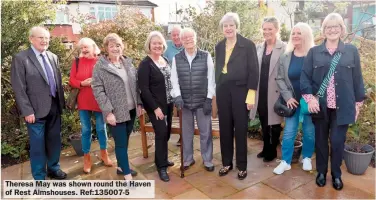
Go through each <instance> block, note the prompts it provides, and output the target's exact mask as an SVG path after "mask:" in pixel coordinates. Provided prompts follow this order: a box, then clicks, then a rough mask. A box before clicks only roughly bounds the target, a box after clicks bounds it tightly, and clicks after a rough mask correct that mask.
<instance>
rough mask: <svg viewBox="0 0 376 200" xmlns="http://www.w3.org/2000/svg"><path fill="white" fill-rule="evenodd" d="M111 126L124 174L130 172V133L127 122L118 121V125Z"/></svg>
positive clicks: (119, 162)
mask: <svg viewBox="0 0 376 200" xmlns="http://www.w3.org/2000/svg"><path fill="white" fill-rule="evenodd" d="M109 126H110V131H111V134H112V136H113V137H114V142H115V155H116V159H117V161H118V166H120V168H121V170H122V171H123V174H124V175H127V174H130V173H131V171H130V168H129V160H128V133H127V123H126V122H123V123H116V126H111V125H109Z"/></svg>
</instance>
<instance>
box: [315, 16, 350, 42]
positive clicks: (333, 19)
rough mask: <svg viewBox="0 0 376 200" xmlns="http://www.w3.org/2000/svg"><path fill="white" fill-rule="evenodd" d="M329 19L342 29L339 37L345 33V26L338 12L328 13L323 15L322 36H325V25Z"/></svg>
mask: <svg viewBox="0 0 376 200" xmlns="http://www.w3.org/2000/svg"><path fill="white" fill-rule="evenodd" d="M330 21H334V22H336V23H338V25H340V26H341V29H342V31H341V36H340V37H341V38H342V37H343V36H345V35H346V26H345V22H344V21H343V18H342V16H341V15H340V14H338V13H330V14H329V15H327V16H326V17H325V19H324V21H323V22H322V25H321V33H322V35H323V36H325V27H326V25H327V24H328V23H329V22H330Z"/></svg>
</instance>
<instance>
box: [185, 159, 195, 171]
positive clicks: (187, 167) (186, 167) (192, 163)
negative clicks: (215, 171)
mask: <svg viewBox="0 0 376 200" xmlns="http://www.w3.org/2000/svg"><path fill="white" fill-rule="evenodd" d="M195 163H196V161H194V160H193V162H191V164H189V166H184V170H187V169H189V167H190V166H192V165H194V164H195Z"/></svg>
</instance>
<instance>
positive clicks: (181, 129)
mask: <svg viewBox="0 0 376 200" xmlns="http://www.w3.org/2000/svg"><path fill="white" fill-rule="evenodd" d="M179 127H180V128H179V129H180V178H184V162H183V143H184V141H183V127H182V112H181V109H180V110H179Z"/></svg>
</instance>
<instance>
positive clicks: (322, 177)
mask: <svg viewBox="0 0 376 200" xmlns="http://www.w3.org/2000/svg"><path fill="white" fill-rule="evenodd" d="M325 184H326V174H322V173H318V174H317V177H316V185H317V186H319V187H324V186H325ZM333 184H334V183H333Z"/></svg>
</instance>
